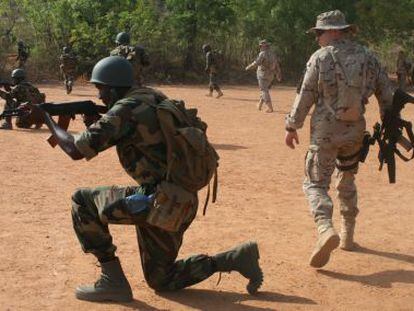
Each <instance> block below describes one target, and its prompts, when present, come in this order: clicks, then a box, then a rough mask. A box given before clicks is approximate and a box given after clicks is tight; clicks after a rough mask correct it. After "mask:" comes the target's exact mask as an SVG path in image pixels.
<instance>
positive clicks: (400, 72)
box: [397, 50, 411, 91]
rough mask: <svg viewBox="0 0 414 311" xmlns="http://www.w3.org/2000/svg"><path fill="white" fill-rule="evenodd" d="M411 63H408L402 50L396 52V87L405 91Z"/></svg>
mask: <svg viewBox="0 0 414 311" xmlns="http://www.w3.org/2000/svg"><path fill="white" fill-rule="evenodd" d="M410 71H411V63H410V62H409V61H408V59H407V57H406V55H405V53H404V51H403V50H400V51H399V52H398V57H397V80H398V87H399V88H400V89H401V90H403V91H405V90H406V89H407V79H408V78H409V77H410Z"/></svg>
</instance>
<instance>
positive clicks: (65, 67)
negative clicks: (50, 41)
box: [59, 46, 78, 94]
mask: <svg viewBox="0 0 414 311" xmlns="http://www.w3.org/2000/svg"><path fill="white" fill-rule="evenodd" d="M62 52H63V53H62V55H60V57H59V60H60V71H61V72H62V75H63V83H64V85H65V89H66V94H70V93H71V92H72V88H73V82H74V80H75V75H76V67H77V65H78V59H77V57H76V55H75V54H74V53H73V51H72V49H71V48H70V47H68V46H65V47H63V49H62Z"/></svg>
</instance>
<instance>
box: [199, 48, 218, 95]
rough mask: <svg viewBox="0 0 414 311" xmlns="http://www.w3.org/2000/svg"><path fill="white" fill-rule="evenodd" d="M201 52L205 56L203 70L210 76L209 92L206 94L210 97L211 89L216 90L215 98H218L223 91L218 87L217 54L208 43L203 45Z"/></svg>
mask: <svg viewBox="0 0 414 311" xmlns="http://www.w3.org/2000/svg"><path fill="white" fill-rule="evenodd" d="M203 52H204V54H205V56H206V67H205V72H206V73H208V75H209V78H210V83H209V93H208V94H207V96H209V97H211V96H213V91H216V92H217V96H216V98H220V97H221V96H223V92H222V91H221V89H220V86H219V85H218V81H217V80H218V77H217V75H218V71H219V68H218V67H219V64H218V59H217V57H218V55H217V52H215V51H213V50H212V49H211V46H210V45H209V44H204V45H203Z"/></svg>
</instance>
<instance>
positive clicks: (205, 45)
mask: <svg viewBox="0 0 414 311" xmlns="http://www.w3.org/2000/svg"><path fill="white" fill-rule="evenodd" d="M202 49H203V52H204V53H207V52H208V51H211V46H210V44H207V43H206V44H203V47H202Z"/></svg>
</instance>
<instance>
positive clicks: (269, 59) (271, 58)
mask: <svg viewBox="0 0 414 311" xmlns="http://www.w3.org/2000/svg"><path fill="white" fill-rule="evenodd" d="M259 48H260V53H259V55H258V56H257V58H256V60H255V61H254V62H253V63H251V64H250V65H248V66H247V67H246V68H245V69H246V70H250V69H252V68H254V67H257V81H258V83H259V88H260V100H259V104H258V106H257V107H258V109H259V110H262V106H263V104H265V105H266V106H267V110H266V112H273V105H272V99H271V97H270V87H271V85H272V83H273V80H274V79H275V78H276V80H277V81H279V82H280V81H282V71H281V68H280V64H279V61H278V59H277V57H276V55H275V54H274V53H273V52H272V51H271V50H270V43H269V42H267V41H266V40H262V41H260V43H259Z"/></svg>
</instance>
